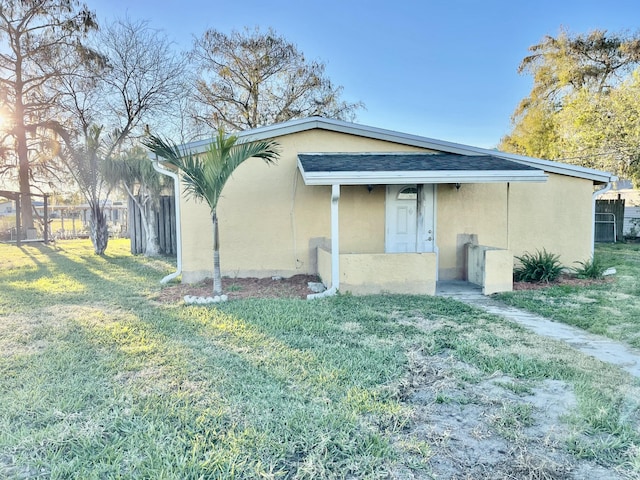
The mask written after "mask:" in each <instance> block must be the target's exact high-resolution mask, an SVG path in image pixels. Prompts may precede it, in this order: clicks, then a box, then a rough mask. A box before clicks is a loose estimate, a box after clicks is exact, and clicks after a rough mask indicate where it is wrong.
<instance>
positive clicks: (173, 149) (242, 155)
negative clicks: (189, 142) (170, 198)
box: [143, 130, 279, 212]
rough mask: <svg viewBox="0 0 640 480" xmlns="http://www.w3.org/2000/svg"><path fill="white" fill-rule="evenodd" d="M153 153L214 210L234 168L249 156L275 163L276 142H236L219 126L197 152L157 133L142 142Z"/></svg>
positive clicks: (194, 195) (192, 193)
mask: <svg viewBox="0 0 640 480" xmlns="http://www.w3.org/2000/svg"><path fill="white" fill-rule="evenodd" d="M143 143H144V145H145V146H147V148H149V149H150V150H151V151H152V152H153V153H154V154H155V155H157V156H158V157H161V158H163V159H164V161H165V162H166V163H168V164H169V165H172V166H174V167H176V168H177V169H179V170H180V171H181V172H182V176H183V181H184V183H185V188H186V192H187V193H188V194H189V195H191V196H193V197H195V198H197V199H200V200H205V201H206V202H207V204H208V205H209V207H210V208H211V211H212V212H214V211H215V209H216V207H217V205H218V200H219V199H220V195H221V194H222V189H223V188H224V186H225V184H226V183H227V180H229V178H230V177H231V175H232V174H233V172H234V171H235V169H236V168H238V167H239V166H240V165H241V164H242V163H243V162H245V161H246V160H248V159H249V158H254V157H255V158H261V159H262V160H264V161H265V162H266V163H275V162H276V160H277V159H278V155H279V146H278V144H277V143H276V142H275V141H259V142H238V137H237V136H234V135H230V136H226V135H225V134H224V132H223V131H222V130H220V131H218V135H217V136H216V137H215V139H214V140H213V141H212V142H211V144H210V145H209V148H208V150H207V151H206V152H205V153H204V154H202V155H199V156H196V155H194V154H193V153H191V152H182V151H181V150H180V148H179V147H178V146H177V145H175V144H173V143H170V142H168V141H166V140H163V139H162V138H160V137H157V136H151V137H150V138H149V139H148V140H146V141H145V142H143Z"/></svg>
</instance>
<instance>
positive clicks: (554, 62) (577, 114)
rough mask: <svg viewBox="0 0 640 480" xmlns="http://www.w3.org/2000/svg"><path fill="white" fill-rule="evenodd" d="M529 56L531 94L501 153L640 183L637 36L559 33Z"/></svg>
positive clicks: (526, 60) (524, 66) (525, 61)
mask: <svg viewBox="0 0 640 480" xmlns="http://www.w3.org/2000/svg"><path fill="white" fill-rule="evenodd" d="M529 50H530V51H531V53H532V54H531V55H529V56H527V57H525V58H524V59H523V60H522V63H521V64H520V67H519V72H520V73H525V74H529V75H531V76H532V78H533V87H532V89H531V92H530V94H529V95H528V96H527V97H526V98H524V99H523V100H522V101H521V102H520V103H519V105H518V106H517V108H516V110H515V112H514V115H513V117H512V130H511V132H510V133H509V134H508V135H506V136H505V137H504V138H503V139H502V141H501V145H500V148H501V149H502V150H505V151H510V152H514V153H519V154H523V155H529V156H534V157H541V158H548V159H558V160H563V161H566V162H570V163H574V164H577V165H581V166H585V167H592V168H598V169H603V170H607V171H611V172H614V173H616V174H617V175H619V176H622V177H625V178H630V179H634V180H638V179H640V165H638V159H639V158H640V143H639V140H640V134H639V129H640V124H639V119H640V115H639V113H640V96H638V93H640V77H639V73H638V68H639V67H640V34H634V35H630V34H612V33H608V32H606V31H602V30H594V31H592V32H589V33H587V34H579V35H571V34H570V33H568V32H567V31H564V30H563V31H561V32H560V34H559V35H558V36H557V37H551V36H547V37H544V38H543V40H542V41H541V42H540V43H538V44H536V45H534V46H532V47H530V49H529Z"/></svg>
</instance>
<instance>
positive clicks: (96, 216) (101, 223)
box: [89, 203, 109, 255]
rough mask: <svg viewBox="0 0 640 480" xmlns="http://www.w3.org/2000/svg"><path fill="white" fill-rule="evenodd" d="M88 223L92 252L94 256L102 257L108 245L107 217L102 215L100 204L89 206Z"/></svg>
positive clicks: (102, 210)
mask: <svg viewBox="0 0 640 480" xmlns="http://www.w3.org/2000/svg"><path fill="white" fill-rule="evenodd" d="M89 223H90V236H91V243H93V251H94V252H95V253H96V255H102V254H104V251H105V250H106V249H107V244H108V243H109V226H108V225H107V217H106V216H105V214H104V209H103V208H102V207H101V206H100V203H94V204H92V205H91V214H90V217H89Z"/></svg>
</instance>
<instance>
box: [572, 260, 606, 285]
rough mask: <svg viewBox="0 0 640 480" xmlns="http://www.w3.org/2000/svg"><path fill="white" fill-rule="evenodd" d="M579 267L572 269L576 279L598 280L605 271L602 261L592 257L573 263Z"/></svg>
mask: <svg viewBox="0 0 640 480" xmlns="http://www.w3.org/2000/svg"><path fill="white" fill-rule="evenodd" d="M575 263H577V264H578V265H580V266H579V267H575V268H572V270H573V274H574V275H575V276H576V277H578V278H596V279H600V278H602V277H603V276H604V275H603V274H604V271H605V270H606V269H607V267H606V266H605V264H604V263H602V260H601V259H600V258H599V257H595V256H594V257H593V258H590V259H589V260H585V261H584V262H575Z"/></svg>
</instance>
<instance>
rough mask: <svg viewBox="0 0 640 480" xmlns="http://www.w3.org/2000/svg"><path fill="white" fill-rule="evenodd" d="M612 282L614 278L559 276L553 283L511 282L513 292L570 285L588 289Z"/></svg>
mask: <svg viewBox="0 0 640 480" xmlns="http://www.w3.org/2000/svg"><path fill="white" fill-rule="evenodd" d="M613 281H614V277H613V276H610V277H604V278H602V279H594V278H576V277H574V276H571V275H560V277H558V279H557V280H555V281H553V282H540V283H529V282H513V289H514V290H540V289H541V288H549V287H556V286H559V285H571V286H576V287H588V286H590V285H602V284H604V283H611V282H613Z"/></svg>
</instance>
